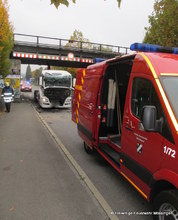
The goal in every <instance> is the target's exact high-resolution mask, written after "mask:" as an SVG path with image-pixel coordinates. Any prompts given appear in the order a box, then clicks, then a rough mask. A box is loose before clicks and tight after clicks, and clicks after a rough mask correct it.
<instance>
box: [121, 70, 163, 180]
mask: <svg viewBox="0 0 178 220" xmlns="http://www.w3.org/2000/svg"><path fill="white" fill-rule="evenodd" d="M148 105H150V106H155V107H156V108H157V112H158V114H157V117H158V119H159V118H161V117H163V115H162V114H163V112H162V110H161V108H162V106H161V103H160V100H159V98H158V95H157V92H156V89H155V85H154V84H153V82H152V78H151V77H149V76H148V75H146V74H132V76H131V78H130V82H129V91H128V93H127V102H126V106H125V111H124V120H123V128H122V132H123V133H122V134H123V136H122V137H123V138H122V143H121V146H122V150H123V152H124V155H125V161H127V162H126V163H127V168H128V169H129V170H131V171H132V172H133V173H134V174H135V175H136V176H138V177H139V178H140V179H141V180H142V181H143V182H144V183H146V184H148V182H149V181H150V179H151V176H152V174H153V173H154V172H156V170H158V169H159V168H160V167H161V161H162V148H163V136H162V135H161V134H160V133H159V132H148V131H145V130H144V129H143V127H141V120H140V119H141V115H142V109H143V107H144V106H148Z"/></svg>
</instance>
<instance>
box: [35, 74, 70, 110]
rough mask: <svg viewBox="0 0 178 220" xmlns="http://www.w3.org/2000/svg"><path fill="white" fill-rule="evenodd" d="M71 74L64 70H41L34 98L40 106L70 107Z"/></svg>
mask: <svg viewBox="0 0 178 220" xmlns="http://www.w3.org/2000/svg"><path fill="white" fill-rule="evenodd" d="M71 91H72V76H71V74H70V73H69V72H67V71H64V70H43V71H42V74H41V76H40V78H39V90H36V91H35V92H34V99H35V100H36V101H38V103H39V105H40V106H41V107H42V108H53V107H55V108H70V107H71Z"/></svg>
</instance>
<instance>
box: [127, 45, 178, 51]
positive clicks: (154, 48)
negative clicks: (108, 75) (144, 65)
mask: <svg viewBox="0 0 178 220" xmlns="http://www.w3.org/2000/svg"><path fill="white" fill-rule="evenodd" d="M130 50H135V51H142V52H161V53H173V54H178V47H163V46H159V45H154V44H142V43H134V44H132V45H131V46H130Z"/></svg>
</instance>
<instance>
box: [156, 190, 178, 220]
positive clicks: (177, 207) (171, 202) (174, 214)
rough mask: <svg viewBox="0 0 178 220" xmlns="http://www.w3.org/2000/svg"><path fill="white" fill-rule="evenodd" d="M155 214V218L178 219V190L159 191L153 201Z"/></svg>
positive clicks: (162, 219) (160, 219) (159, 219)
mask: <svg viewBox="0 0 178 220" xmlns="http://www.w3.org/2000/svg"><path fill="white" fill-rule="evenodd" d="M153 214H154V219H155V220H176V219H178V190H169V191H163V192H161V193H159V194H158V195H157V196H156V198H155V200H154V202H153ZM158 214H159V215H158Z"/></svg>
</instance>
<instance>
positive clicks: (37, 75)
mask: <svg viewBox="0 0 178 220" xmlns="http://www.w3.org/2000/svg"><path fill="white" fill-rule="evenodd" d="M42 70H43V68H42V67H40V68H39V69H36V70H34V71H32V78H34V83H35V84H36V85H37V84H38V78H39V76H40V75H41V73H42Z"/></svg>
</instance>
